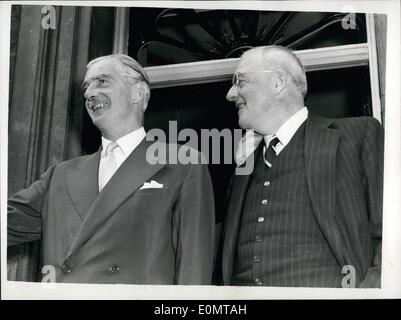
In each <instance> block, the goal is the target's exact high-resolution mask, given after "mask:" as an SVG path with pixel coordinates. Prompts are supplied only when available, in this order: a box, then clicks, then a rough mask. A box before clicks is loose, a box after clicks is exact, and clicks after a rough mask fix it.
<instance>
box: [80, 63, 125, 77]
mask: <svg viewBox="0 0 401 320" xmlns="http://www.w3.org/2000/svg"><path fill="white" fill-rule="evenodd" d="M122 71H123V67H122V65H121V63H120V62H119V61H118V60H116V59H111V58H110V59H105V60H100V61H96V62H95V63H93V64H91V65H90V66H89V67H88V69H87V70H86V74H85V81H88V80H89V79H92V78H96V77H98V76H99V75H110V76H113V77H116V76H118V75H120V74H121V73H122Z"/></svg>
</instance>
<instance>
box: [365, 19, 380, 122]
mask: <svg viewBox="0 0 401 320" xmlns="http://www.w3.org/2000/svg"><path fill="white" fill-rule="evenodd" d="M366 33H367V38H368V53H369V74H370V92H371V98H372V112H373V117H375V118H376V119H377V120H379V121H380V122H382V109H381V101H380V84H379V69H378V64H377V47H376V29H375V18H374V14H371V13H368V14H366Z"/></svg>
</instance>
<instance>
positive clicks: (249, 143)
mask: <svg viewBox="0 0 401 320" xmlns="http://www.w3.org/2000/svg"><path fill="white" fill-rule="evenodd" d="M307 117H308V109H307V108H306V107H303V108H302V109H300V110H299V111H297V112H296V113H295V114H294V115H292V116H291V117H290V118H289V119H288V120H287V121H286V122H284V123H283V124H282V125H281V127H280V128H279V129H278V130H277V132H276V133H275V134H273V135H266V136H261V135H260V134H258V133H256V132H254V131H253V130H247V131H246V133H245V135H244V136H243V137H242V139H241V140H240V142H239V145H238V148H237V152H236V155H235V162H236V163H237V166H240V165H242V164H243V163H244V162H245V161H246V159H247V158H248V157H249V156H250V155H251V154H252V153H253V151H255V149H256V148H257V147H258V145H259V143H260V142H261V141H262V139H264V141H265V146H264V148H263V153H265V151H266V146H267V145H269V142H270V140H271V139H273V138H274V137H277V138H278V139H279V142H278V143H277V144H276V146H275V147H274V148H273V149H274V151H275V153H276V155H278V154H279V153H280V152H281V151H283V149H284V148H285V146H286V145H287V144H288V143H289V142H290V140H291V138H292V137H293V136H294V134H295V132H297V130H298V129H299V127H300V126H301V125H302V124H303V123H304V122H305V120H306V119H307Z"/></svg>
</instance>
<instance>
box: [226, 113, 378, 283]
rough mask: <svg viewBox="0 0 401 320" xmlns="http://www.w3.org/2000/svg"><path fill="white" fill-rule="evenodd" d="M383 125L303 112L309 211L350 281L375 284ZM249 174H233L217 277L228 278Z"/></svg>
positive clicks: (369, 120)
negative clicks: (348, 269)
mask: <svg viewBox="0 0 401 320" xmlns="http://www.w3.org/2000/svg"><path fill="white" fill-rule="evenodd" d="M383 136H384V135H383V128H382V126H381V125H380V124H379V122H378V121H377V120H376V119H374V118H370V117H360V118H343V119H325V118H322V117H319V116H317V115H315V114H312V113H309V116H308V119H307V120H306V128H305V143H304V156H305V173H306V176H307V186H308V192H309V196H310V200H311V202H312V207H313V214H314V215H315V218H316V221H317V223H318V225H319V227H320V228H321V231H322V233H323V235H324V237H325V239H326V241H327V242H328V244H329V246H330V248H331V250H332V252H333V254H334V256H335V258H336V259H337V261H338V263H339V265H340V266H344V265H352V266H353V267H355V270H356V275H357V277H356V286H359V287H379V286H380V278H381V236H382V199H383V196H382V194H383ZM249 182H250V175H248V176H246V175H238V176H234V177H233V178H232V180H231V183H230V187H229V190H228V197H227V212H226V219H225V222H224V227H223V232H222V253H221V257H222V258H221V259H222V270H221V272H222V282H223V284H224V285H229V284H230V283H231V277H232V272H233V265H234V256H235V250H236V245H237V240H238V236H239V230H240V227H241V226H240V221H241V214H242V209H243V205H244V202H245V201H244V200H245V196H246V190H247V189H248V185H249Z"/></svg>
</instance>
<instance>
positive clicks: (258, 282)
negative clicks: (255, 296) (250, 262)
mask: <svg viewBox="0 0 401 320" xmlns="http://www.w3.org/2000/svg"><path fill="white" fill-rule="evenodd" d="M255 284H256V285H257V286H261V285H262V281H260V279H258V278H256V279H255Z"/></svg>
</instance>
